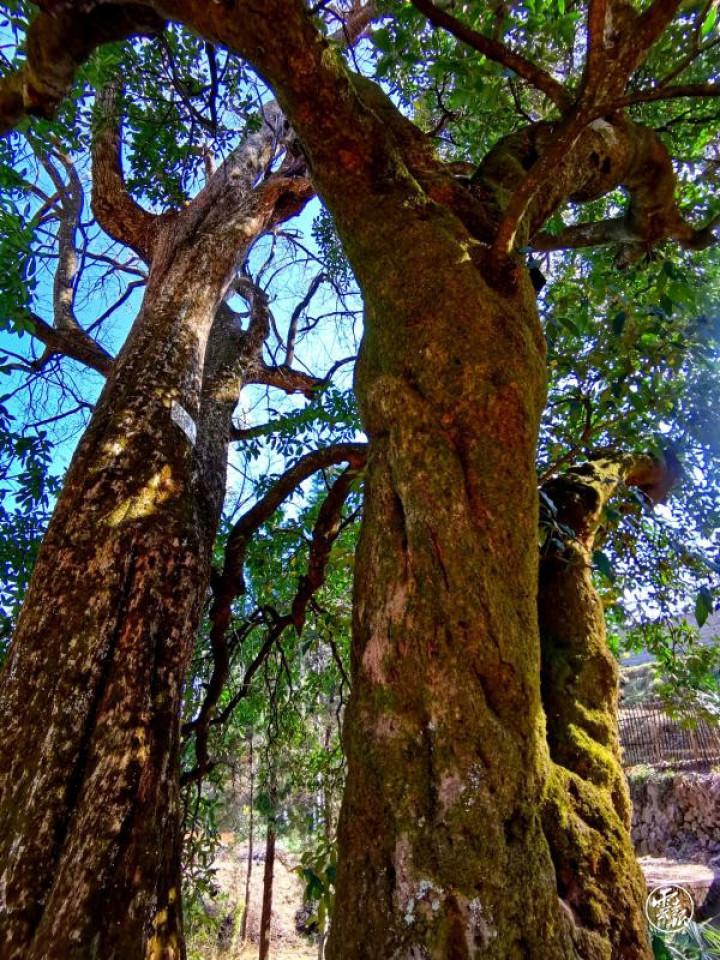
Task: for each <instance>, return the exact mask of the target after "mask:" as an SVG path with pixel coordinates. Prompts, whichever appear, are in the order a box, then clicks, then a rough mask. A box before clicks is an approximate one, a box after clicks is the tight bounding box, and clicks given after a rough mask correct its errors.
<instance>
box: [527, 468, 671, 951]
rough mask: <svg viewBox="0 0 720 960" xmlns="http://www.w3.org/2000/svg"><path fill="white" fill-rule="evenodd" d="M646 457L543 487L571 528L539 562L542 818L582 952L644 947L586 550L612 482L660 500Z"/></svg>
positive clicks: (600, 623)
mask: <svg viewBox="0 0 720 960" xmlns="http://www.w3.org/2000/svg"><path fill="white" fill-rule="evenodd" d="M663 474H665V475H667V470H666V469H665V467H664V466H663V465H662V464H660V463H658V462H657V461H653V460H652V459H651V458H648V457H616V458H615V459H606V460H598V461H594V462H591V463H588V464H585V465H584V466H582V467H579V468H577V469H575V470H571V471H569V472H568V473H567V474H565V475H564V476H561V477H559V478H557V479H554V480H551V481H549V482H548V483H546V484H545V486H544V488H543V489H544V492H545V493H546V494H547V496H548V497H549V498H550V500H551V501H552V502H553V504H554V506H555V508H556V510H557V513H556V515H555V517H554V518H553V519H554V521H555V522H557V523H558V524H563V525H565V526H566V527H570V528H571V529H572V530H573V531H574V533H575V537H574V538H573V539H566V540H565V543H564V546H563V548H562V549H561V550H555V549H547V550H545V551H544V553H543V559H542V562H541V565H540V587H539V593H538V610H539V617H540V632H541V638H542V699H543V705H544V707H545V712H546V716H547V727H548V743H549V746H550V754H551V757H552V759H553V761H555V764H556V765H555V766H554V769H553V774H552V776H551V778H550V782H549V788H548V797H547V801H546V805H545V810H544V815H543V822H544V824H545V832H546V835H547V837H548V840H549V842H550V848H551V852H552V856H553V861H554V863H555V868H556V872H557V878H558V889H559V891H560V895H561V897H562V898H563V900H564V902H565V904H566V905H567V907H568V908H569V910H570V911H571V912H572V914H573V916H574V919H575V932H576V945H577V950H578V955H579V956H580V957H581V958H582V960H596V958H599V960H615V958H622V960H646V958H649V957H651V956H652V953H651V951H650V946H649V944H648V939H647V924H646V922H645V918H644V914H643V905H644V899H645V893H646V891H645V883H644V880H643V877H642V873H641V871H640V868H639V867H638V864H637V861H636V858H635V854H634V851H633V846H632V841H631V838H630V812H631V811H630V797H629V792H628V789H627V784H626V781H625V777H624V774H623V770H622V766H621V762H620V744H619V735H618V718H617V711H618V666H617V663H616V661H615V658H614V657H613V655H612V653H611V652H610V650H609V649H608V646H607V642H606V634H605V617H604V613H603V608H602V603H601V600H600V597H599V596H598V593H597V591H596V590H595V587H594V585H593V581H592V572H591V566H592V554H593V547H594V544H595V537H596V534H597V531H598V529H599V527H600V525H601V523H602V521H603V513H604V508H605V505H606V504H607V502H608V500H609V499H610V497H611V496H612V495H613V494H614V493H615V491H616V489H617V487H618V484H619V483H621V482H623V481H625V482H627V483H633V484H635V485H637V486H640V487H641V488H643V489H644V490H645V492H646V493H647V494H648V495H650V496H651V498H652V499H661V498H662V496H664V494H665V493H666V492H667V489H668V487H669V486H670V485H671V484H672V478H671V479H670V482H669V483H667V484H666V483H665V482H664V480H663Z"/></svg>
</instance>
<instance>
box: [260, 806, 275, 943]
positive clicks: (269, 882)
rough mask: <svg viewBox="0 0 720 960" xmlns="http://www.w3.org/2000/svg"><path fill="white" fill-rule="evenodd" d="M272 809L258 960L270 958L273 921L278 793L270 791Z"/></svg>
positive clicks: (269, 819)
mask: <svg viewBox="0 0 720 960" xmlns="http://www.w3.org/2000/svg"><path fill="white" fill-rule="evenodd" d="M270 797H271V803H272V807H271V810H270V816H269V817H268V822H267V837H266V840H265V872H264V874H263V899H262V912H261V914H260V950H259V952H258V960H268V957H269V956H270V924H271V921H272V898H273V878H274V872H275V841H276V839H277V830H276V827H275V814H276V809H275V801H276V791H275V789H274V788H272V789H271V790H270Z"/></svg>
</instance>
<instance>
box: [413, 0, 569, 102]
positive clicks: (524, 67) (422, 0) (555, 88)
mask: <svg viewBox="0 0 720 960" xmlns="http://www.w3.org/2000/svg"><path fill="white" fill-rule="evenodd" d="M411 3H412V5H413V6H414V7H415V8H416V9H418V10H419V11H420V12H421V13H422V14H424V16H426V17H427V19H428V20H429V21H430V23H432V24H433V26H435V27H440V28H442V29H443V30H447V31H448V33H451V34H452V35H453V36H454V37H456V38H457V39H458V40H461V41H462V42H463V43H466V44H467V45H468V46H470V47H472V48H473V50H477V52H478V53H481V54H482V55H483V56H484V57H487V58H488V60H493V61H495V63H500V64H502V66H504V67H507V68H508V69H509V70H512V71H513V72H514V73H516V74H517V75H518V76H519V77H522V79H523V80H526V81H527V82H528V83H529V84H531V85H532V86H533V87H535V88H536V89H537V90H540V91H541V92H542V93H544V94H545V96H546V97H547V98H548V99H549V100H551V101H552V102H553V103H554V104H555V106H556V107H558V108H559V109H560V111H561V112H562V113H564V112H565V111H566V110H567V109H568V108H569V107H570V106H571V105H572V102H573V98H572V95H571V94H570V93H569V92H568V91H567V90H566V89H565V87H564V86H563V85H562V84H561V83H560V82H559V81H558V80H556V79H555V78H554V77H552V76H551V75H550V74H549V73H548V72H547V71H546V70H543V69H542V68H541V67H538V66H537V65H536V64H534V63H531V62H530V61H529V60H526V59H525V57H522V56H520V54H518V53H514V52H513V51H512V50H510V48H509V47H506V46H505V45H504V44H502V43H500V42H499V41H498V40H493V39H491V38H490V37H486V36H484V34H482V33H479V32H478V31H477V30H473V29H472V27H469V26H467V24H464V23H463V22H462V21H461V20H458V19H457V18H456V17H454V16H452V14H450V13H448V12H447V11H446V10H442V9H441V8H440V7H438V6H436V5H435V4H434V3H433V2H432V0H411Z"/></svg>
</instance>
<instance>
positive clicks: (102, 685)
mask: <svg viewBox="0 0 720 960" xmlns="http://www.w3.org/2000/svg"><path fill="white" fill-rule="evenodd" d="M101 105H102V107H103V109H109V106H108V104H107V103H105V100H104V98H103V100H102V104H101ZM105 119H106V120H110V121H111V122H110V123H109V125H108V126H105V125H104V124H103V123H101V124H99V127H98V132H97V135H96V140H95V146H94V151H93V210H94V212H95V215H96V217H97V218H98V221H99V222H100V223H101V224H102V226H103V227H104V229H105V230H106V231H107V232H108V233H109V234H110V235H111V236H113V237H115V238H116V239H119V240H121V241H123V242H126V243H128V244H129V245H130V246H132V247H133V248H134V249H136V250H138V251H139V252H140V253H141V254H142V255H143V256H144V257H145V258H146V259H147V260H149V261H150V273H149V277H148V284H147V288H146V291H145V297H144V300H143V305H142V308H141V311H140V313H139V315H138V317H137V318H136V320H135V323H134V324H133V328H132V331H131V333H130V335H129V337H128V339H127V342H126V343H125V345H124V346H123V349H122V351H121V353H120V355H119V356H118V358H117V360H116V361H115V362H114V364H113V367H112V370H111V371H110V375H109V377H108V380H107V383H106V385H105V388H104V390H103V393H102V395H101V397H100V400H99V401H98V404H97V407H96V410H95V412H94V414H93V417H92V419H91V421H90V425H89V426H88V429H87V431H86V432H85V435H84V436H83V438H82V441H81V443H80V445H79V446H78V449H77V451H76V453H75V455H74V457H73V460H72V463H71V465H70V469H69V471H68V474H67V478H66V481H65V485H64V487H63V491H62V494H61V496H60V498H59V500H58V503H57V506H56V509H55V511H54V514H53V518H52V521H51V523H50V527H49V529H48V532H47V535H46V537H45V540H44V542H43V545H42V547H41V550H40V553H39V556H38V561H37V565H36V568H35V571H34V574H33V578H32V581H31V584H30V587H29V590H28V594H27V597H26V600H25V604H24V607H23V611H22V614H21V616H20V619H19V623H18V627H17V630H16V634H15V636H14V638H13V644H12V648H11V650H10V653H9V656H8V658H7V662H6V664H5V667H4V671H3V675H2V684H1V686H0V722H2V724H3V729H4V731H5V733H6V736H5V737H4V738H3V741H2V744H0V869H2V875H1V876H0V903H1V904H2V907H3V909H2V913H0V945H1V946H0V957H2V960H15V958H20V957H22V958H24V960H41V958H42V960H85V958H90V957H102V958H103V960H141V958H143V957H146V958H147V960H176V958H182V957H184V955H185V949H184V943H183V937H182V916H181V906H180V888H179V862H180V849H179V848H180V840H181V837H180V832H179V803H178V767H179V760H178V757H179V714H180V704H181V694H182V685H183V682H184V678H185V672H186V668H187V664H188V660H189V656H190V653H191V650H192V645H193V643H194V640H195V635H196V631H197V627H198V623H199V619H200V612H201V607H202V603H203V600H204V597H205V594H206V590H207V585H208V579H209V569H210V558H211V551H212V545H213V541H214V538H215V533H216V529H217V524H218V521H219V516H220V511H221V508H222V502H223V496H224V490H225V471H226V466H227V443H228V436H229V431H230V425H231V423H230V420H231V415H232V411H233V408H234V406H235V404H236V402H237V398H238V394H239V388H240V378H241V376H242V372H243V371H242V365H243V362H245V364H246V365H248V364H249V365H252V364H256V365H257V362H258V356H259V351H261V350H262V340H263V331H264V325H263V323H259V324H255V325H254V327H253V325H252V324H251V326H250V327H249V328H248V332H247V336H246V337H243V335H242V331H239V330H238V329H237V325H236V323H235V319H234V316H233V314H232V312H231V311H227V310H219V309H218V308H219V306H220V304H221V302H222V300H223V297H224V296H225V293H226V291H227V287H228V284H229V281H230V279H231V276H232V273H233V271H234V269H235V267H236V264H237V262H238V259H239V258H240V259H241V258H242V255H243V253H244V252H245V251H246V250H247V248H248V246H249V245H250V243H252V241H253V240H254V239H255V238H256V237H257V236H259V235H260V234H261V233H263V232H264V230H266V229H267V228H268V227H270V226H272V225H273V224H274V223H278V222H281V221H282V220H284V219H287V218H288V217H289V216H292V215H293V214H295V213H297V212H298V211H299V210H301V209H302V207H303V205H304V203H305V202H306V201H307V199H308V198H309V196H310V195H311V191H310V188H309V185H308V183H307V181H305V180H303V179H302V178H299V177H296V178H290V179H288V178H287V177H286V176H285V175H284V174H282V173H281V172H279V171H278V172H277V173H273V174H272V175H270V176H268V177H265V178H264V179H263V180H262V181H261V182H260V183H256V180H257V176H258V173H259V172H261V171H265V169H266V165H267V164H268V163H269V162H270V160H271V159H272V157H273V155H274V154H275V152H276V150H277V142H278V136H277V135H278V128H276V126H275V124H277V123H280V122H281V119H280V120H278V118H277V109H275V110H274V111H273V110H271V109H270V108H269V116H268V118H267V119H266V122H265V124H264V125H263V127H262V128H261V129H260V130H259V131H257V132H255V133H253V134H251V135H250V136H249V137H248V138H247V139H246V140H245V141H244V142H243V143H242V144H240V146H239V147H238V148H237V149H236V150H235V151H233V153H232V154H231V155H230V156H229V157H228V159H227V160H226V162H225V163H224V164H223V166H222V167H220V168H219V170H218V171H217V173H216V174H215V175H214V176H213V177H211V178H210V179H209V180H208V183H207V184H206V186H205V187H204V189H203V190H202V191H201V192H200V193H199V194H198V196H197V197H196V198H195V199H194V200H193V201H192V202H191V203H190V205H189V206H187V207H186V208H183V209H182V210H181V211H179V212H177V213H174V214H167V215H162V216H158V217H154V216H153V215H151V214H149V213H148V212H147V211H144V210H142V209H141V208H139V207H137V205H135V204H134V202H133V201H132V200H131V198H130V197H129V196H128V195H127V193H126V192H125V190H124V185H123V183H122V173H121V170H120V161H119V149H120V146H119V145H120V138H119V135H118V132H117V128H116V126H115V124H114V122H112V117H106V118H105ZM211 331H212V334H211ZM256 341H257V342H256Z"/></svg>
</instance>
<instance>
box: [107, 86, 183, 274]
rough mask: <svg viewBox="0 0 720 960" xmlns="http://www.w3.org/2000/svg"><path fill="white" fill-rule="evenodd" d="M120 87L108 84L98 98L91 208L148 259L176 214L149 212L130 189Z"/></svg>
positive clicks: (117, 236)
mask: <svg viewBox="0 0 720 960" xmlns="http://www.w3.org/2000/svg"><path fill="white" fill-rule="evenodd" d="M118 95H119V91H118V87H117V86H116V85H115V84H109V85H108V86H106V87H105V88H104V89H103V90H100V91H99V92H98V94H97V96H96V98H95V105H96V131H95V137H94V140H93V149H92V209H93V213H94V215H95V219H96V220H97V222H98V223H99V224H100V226H101V227H102V228H103V230H104V231H105V233H107V234H109V236H111V237H112V238H113V239H114V240H117V241H119V242H120V243H124V244H126V245H127V246H128V247H131V248H132V249H133V250H134V251H135V252H136V253H138V254H139V255H140V256H141V257H142V258H143V259H144V260H145V261H146V262H149V261H150V260H151V259H152V255H153V249H154V246H155V242H156V240H157V237H158V232H159V229H160V226H161V225H162V224H163V223H165V222H167V221H168V220H169V219H172V218H173V217H174V216H175V215H174V214H172V213H170V214H163V215H162V216H158V215H157V214H154V213H150V212H149V211H148V210H144V209H143V208H142V207H141V206H140V205H139V204H138V203H136V202H135V201H134V200H133V198H132V197H131V196H130V194H129V193H128V190H127V187H126V186H125V179H124V177H123V172H122V141H121V133H120V119H119V116H118V110H117V103H118Z"/></svg>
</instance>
